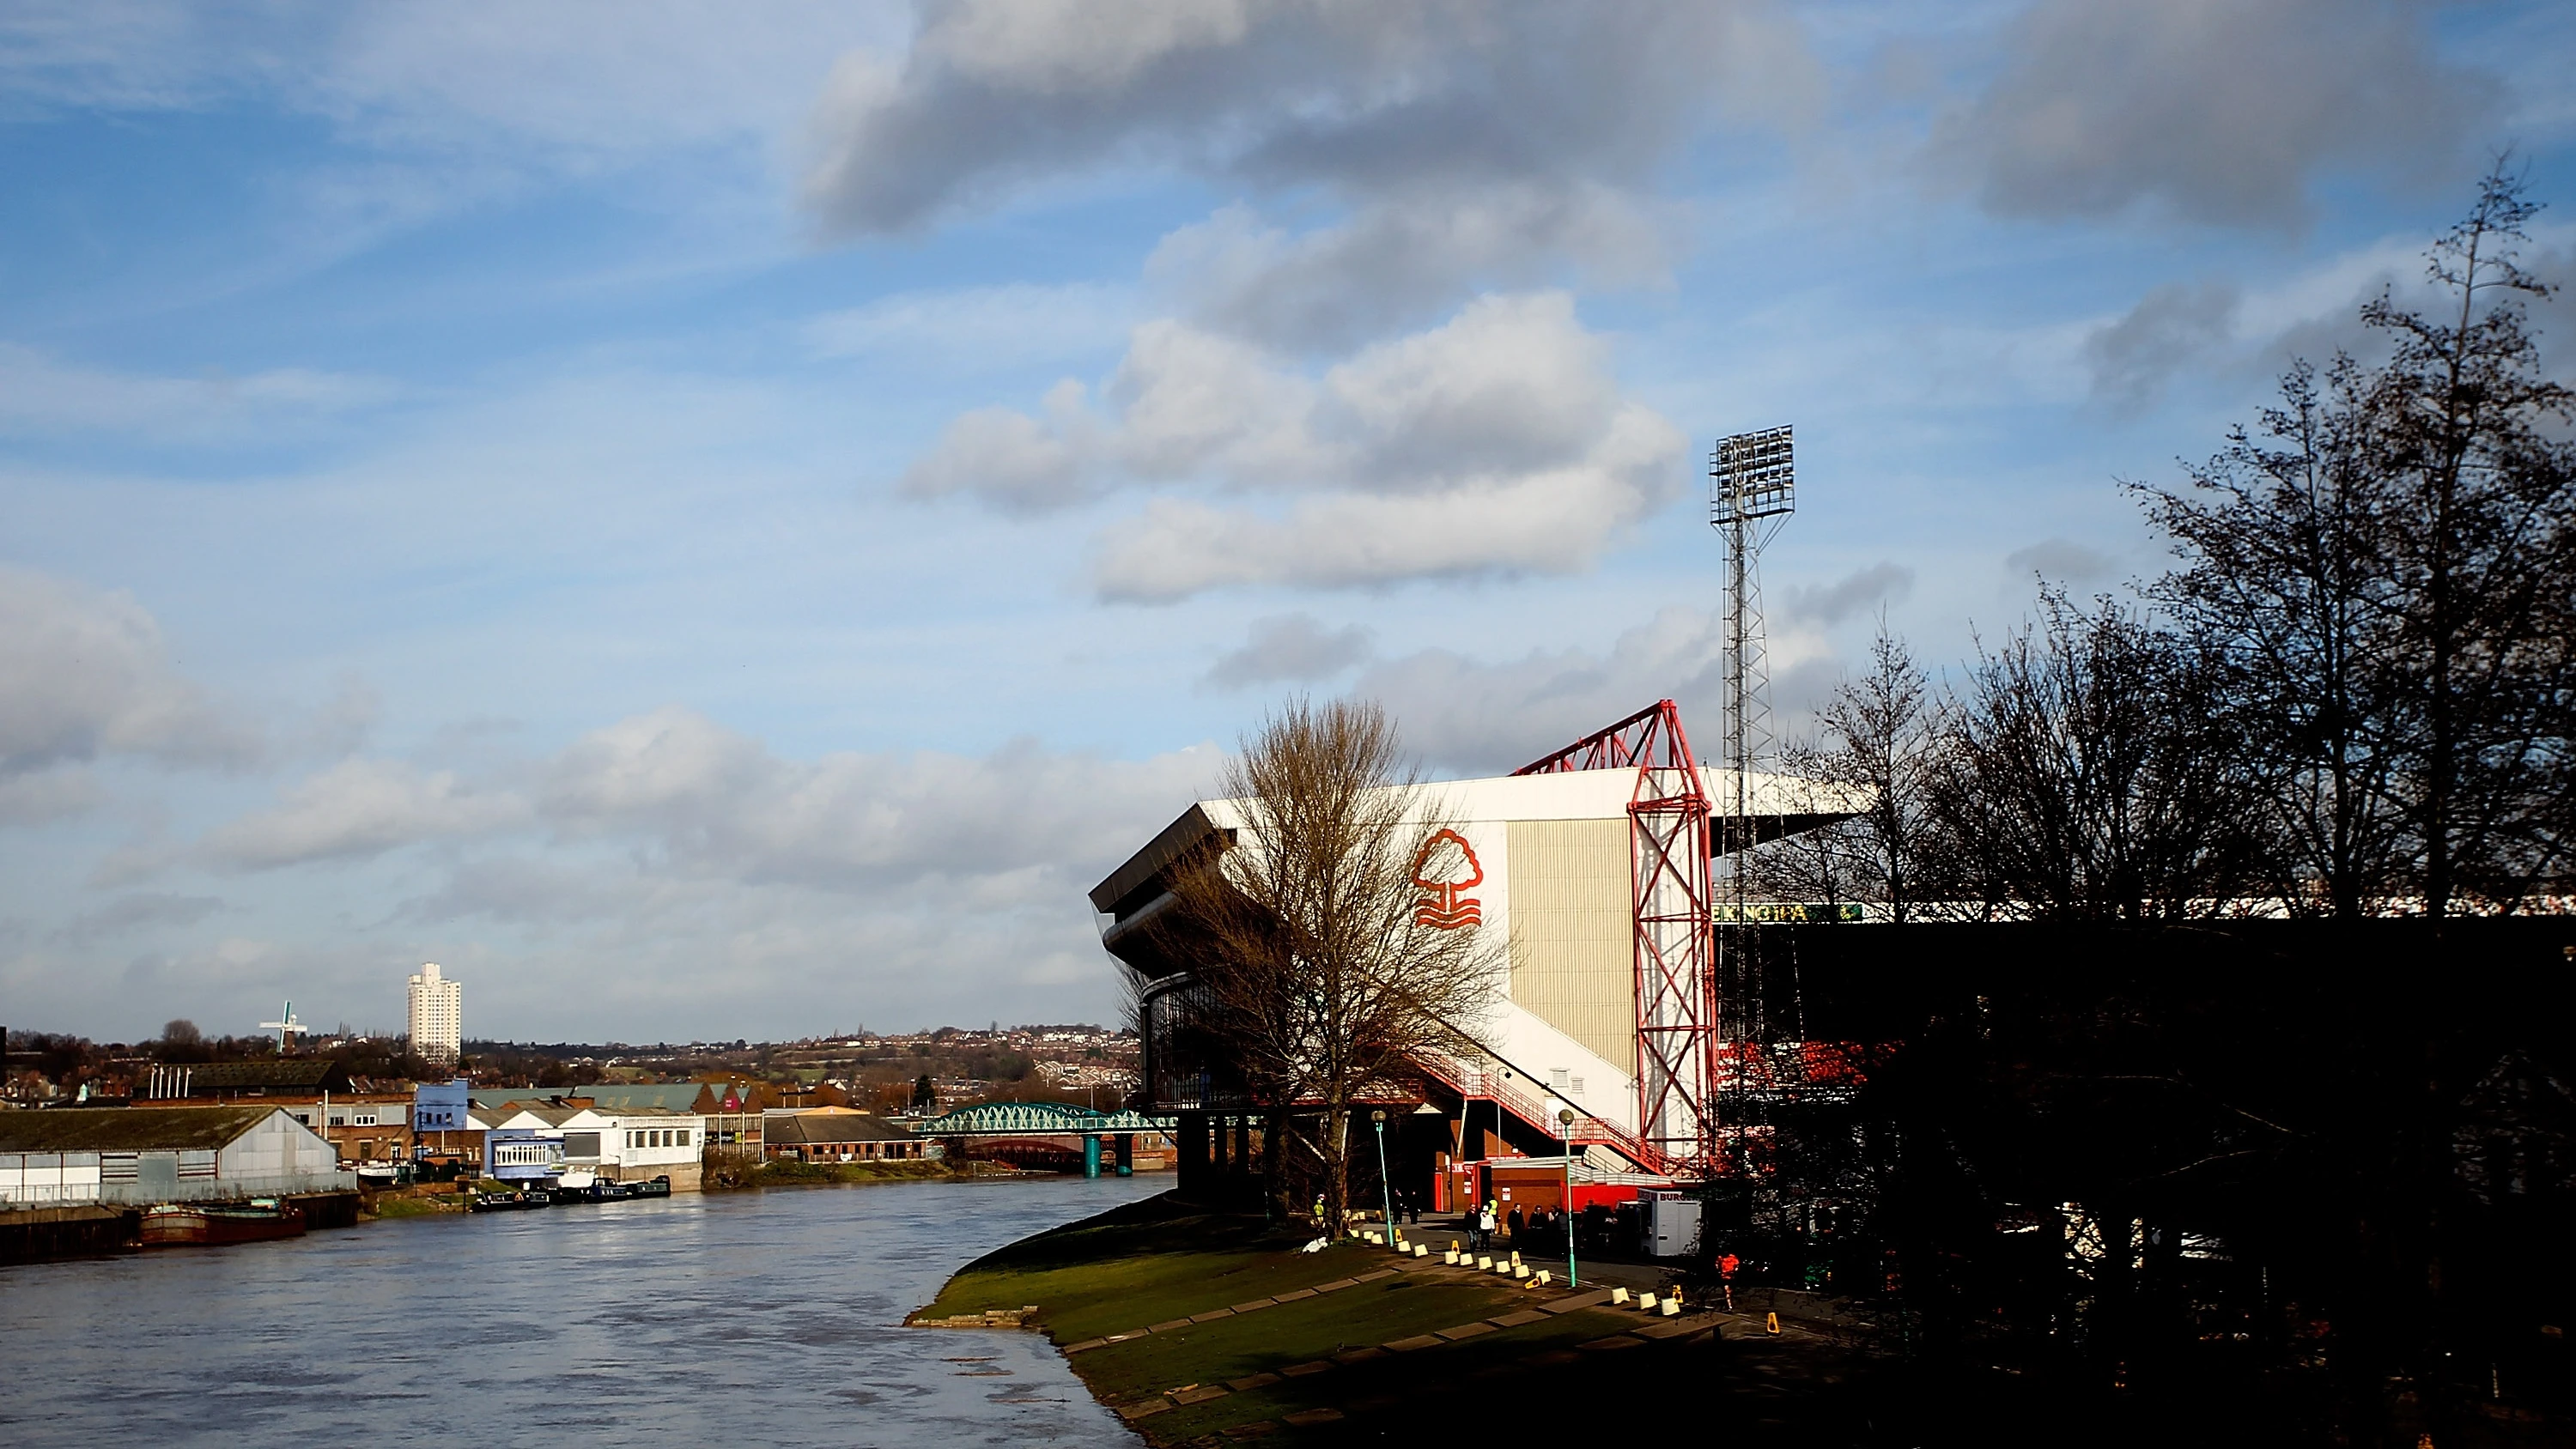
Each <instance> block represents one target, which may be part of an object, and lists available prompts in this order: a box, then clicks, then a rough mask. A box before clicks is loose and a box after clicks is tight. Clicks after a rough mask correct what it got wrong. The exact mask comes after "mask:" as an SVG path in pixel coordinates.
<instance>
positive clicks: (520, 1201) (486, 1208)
mask: <svg viewBox="0 0 2576 1449" xmlns="http://www.w3.org/2000/svg"><path fill="white" fill-rule="evenodd" d="M554 1202H555V1200H554V1198H553V1196H552V1195H551V1194H548V1193H544V1192H478V1193H476V1194H474V1201H473V1202H472V1203H470V1204H468V1206H469V1207H470V1208H471V1209H472V1210H473V1211H475V1212H478V1213H507V1212H519V1211H522V1210H524V1209H527V1208H541V1207H553V1206H554Z"/></svg>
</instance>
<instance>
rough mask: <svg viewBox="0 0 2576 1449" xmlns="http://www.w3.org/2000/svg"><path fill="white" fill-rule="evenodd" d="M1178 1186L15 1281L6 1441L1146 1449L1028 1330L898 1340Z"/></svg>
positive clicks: (938, 1201)
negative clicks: (1079, 1227) (1050, 1231)
mask: <svg viewBox="0 0 2576 1449" xmlns="http://www.w3.org/2000/svg"><path fill="white" fill-rule="evenodd" d="M1166 1185H1167V1181H1158V1180H1156V1179H1151V1178H1136V1179H1130V1180H1127V1181H1119V1180H1117V1179H1102V1180H1099V1181H1096V1182H1085V1181H1082V1180H1080V1179H1043V1180H1037V1181H1024V1182H1000V1183H974V1184H965V1183H925V1184H902V1185H885V1186H874V1187H865V1188H815V1189H800V1190H785V1191H775V1192H767V1193H746V1194H731V1195H717V1196H709V1197H675V1198H671V1199H667V1200H663V1201H641V1202H630V1203H619V1204H609V1205H601V1206H596V1207H565V1208H554V1209H549V1210H546V1211H543V1212H531V1213H509V1214H487V1215H482V1216H476V1217H465V1216H441V1217H433V1218H415V1219H409V1220H404V1221H396V1222H386V1223H377V1224H373V1225H371V1226H366V1227H360V1228H355V1229H351V1230H348V1231H345V1232H335V1233H317V1234H314V1235H313V1236H310V1237H307V1238H304V1239H301V1240H299V1241H295V1242H286V1243H258V1244H246V1245H243V1246H240V1247H232V1248H218V1249H204V1250H170V1251H165V1252H158V1253H149V1254H141V1255H134V1256H129V1257H125V1258H120V1259H115V1260H103V1261H90V1262H76V1263H50V1264H37V1265H32V1266H23V1267H16V1268H7V1269H0V1365H6V1368H5V1370H0V1441H5V1442H7V1443H9V1444H12V1445H25V1446H34V1445H54V1444H62V1445H74V1444H80V1445H96V1444H102V1443H114V1442H118V1441H131V1442H135V1443H155V1444H165V1443H166V1444H190V1443H198V1442H213V1441H216V1440H222V1441H225V1442H227V1443H233V1444H239V1443H284V1442H288V1441H289V1440H290V1439H292V1440H295V1441H299V1442H308V1443H322V1442H346V1441H348V1440H350V1439H353V1438H361V1437H363V1438H365V1439H368V1440H373V1441H376V1442H381V1443H395V1444H408V1443H426V1442H430V1441H432V1440H433V1439H435V1440H436V1441H438V1442H440V1443H442V1444H445V1445H450V1446H452V1445H453V1444H455V1443H456V1442H457V1441H458V1436H459V1435H460V1434H462V1435H464V1436H466V1437H467V1438H469V1439H471V1440H473V1441H475V1442H484V1443H488V1442H503V1443H543V1442H550V1441H566V1442H575V1443H593V1442H597V1441H600V1440H604V1439H611V1438H615V1439H621V1440H628V1441H631V1442H638V1443H652V1444H667V1443H705V1444H714V1443H724V1442H727V1441H739V1442H742V1443H745V1444H759V1445H762V1446H782V1449H783V1446H798V1445H835V1446H839V1445H875V1444H885V1445H896V1444H961V1445H971V1444H1066V1445H1090V1444H1101V1445H1108V1444H1117V1445H1132V1444H1133V1443H1135V1440H1134V1439H1133V1438H1132V1437H1131V1436H1130V1435H1129V1434H1128V1433H1127V1432H1126V1430H1125V1429H1124V1428H1123V1427H1121V1426H1120V1424H1119V1422H1118V1421H1117V1420H1116V1418H1114V1417H1113V1416H1111V1415H1110V1414H1108V1413H1107V1412H1106V1411H1104V1410H1102V1409H1101V1408H1100V1407H1099V1406H1098V1405H1096V1404H1094V1403H1093V1402H1092V1401H1091V1398H1090V1396H1089V1395H1088V1394H1086V1393H1084V1392H1083V1390H1082V1386H1081V1385H1080V1384H1079V1383H1078V1382H1076V1381H1075V1379H1074V1377H1073V1375H1072V1373H1071V1371H1070V1370H1069V1369H1067V1368H1066V1366H1065V1363H1064V1361H1063V1359H1062V1358H1060V1357H1058V1356H1057V1354H1056V1352H1055V1351H1054V1350H1053V1349H1052V1348H1049V1347H1048V1346H1047V1345H1046V1343H1045V1341H1044V1340H1043V1339H1041V1338H1039V1337H1038V1336H1037V1335H1034V1334H1024V1333H1010V1332H995V1333H980V1332H935V1331H926V1330H918V1329H912V1330H908V1329H904V1328H901V1327H899V1326H897V1325H899V1324H900V1322H901V1320H902V1318H903V1315H904V1314H905V1313H906V1312H908V1311H910V1310H911V1309H912V1308H914V1307H916V1306H918V1305H920V1304H921V1303H924V1302H927V1301H928V1300H929V1298H930V1297H931V1295H932V1294H934V1293H936V1292H937V1291H938V1289H939V1285H940V1283H941V1282H942V1281H943V1280H944V1279H945V1278H946V1277H947V1275H948V1274H949V1273H951V1272H952V1271H954V1270H955V1269H956V1268H957V1267H958V1266H959V1265H961V1264H963V1263H965V1262H967V1261H969V1260H971V1259H973V1258H975V1257H976V1256H978V1255H980V1254H982V1253H985V1252H988V1251H990V1250H991V1249H993V1248H995V1247H998V1246H1000V1245H1002V1244H1003V1243H1006V1242H1009V1241H1011V1240H1013V1239H1015V1238H1020V1237H1024V1236H1026V1235H1028V1234H1030V1233H1033V1232H1036V1231H1039V1230H1040V1229H1043V1228H1047V1227H1051V1226H1053V1225H1055V1224H1058V1223H1063V1222H1069V1221H1072V1220H1073V1219H1076V1218H1080V1217H1085V1216H1088V1215H1089V1214H1091V1213H1094V1212H1098V1211H1101V1210H1103V1209H1105V1208H1108V1207H1110V1206H1112V1205H1114V1204H1116V1203H1119V1202H1124V1201H1127V1200H1130V1199H1132V1198H1136V1197H1142V1196H1145V1195H1148V1194H1150V1193H1153V1192H1157V1191H1160V1190H1161V1189H1162V1188H1163V1187H1164V1186H1166Z"/></svg>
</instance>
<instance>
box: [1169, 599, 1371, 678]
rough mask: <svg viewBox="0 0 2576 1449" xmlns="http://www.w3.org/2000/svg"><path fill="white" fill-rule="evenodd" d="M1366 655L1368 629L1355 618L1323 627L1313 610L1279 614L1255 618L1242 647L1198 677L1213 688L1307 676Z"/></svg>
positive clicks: (1337, 669) (1324, 674)
mask: <svg viewBox="0 0 2576 1449" xmlns="http://www.w3.org/2000/svg"><path fill="white" fill-rule="evenodd" d="M1368 656H1369V633H1368V630H1366V629H1363V628H1361V627H1360V626H1359V625H1357V624H1353V625H1349V626H1348V627H1345V628H1341V629H1326V628H1325V627H1324V626H1323V625H1322V624H1321V623H1319V622H1317V621H1316V619H1315V616H1313V615H1312V614H1282V615H1277V616H1274V617H1272V618H1267V619H1256V620H1254V621H1253V623H1252V633H1251V637H1249V638H1247V639H1246V640H1245V641H1244V643H1243V647H1241V648H1239V649H1233V650H1229V651H1228V652H1227V653H1226V654H1225V656H1224V657H1223V658H1221V659H1219V660H1217V662H1216V666H1215V667H1214V668H1212V669H1210V670H1209V671H1208V672H1207V677H1206V678H1205V679H1204V680H1203V681H1201V682H1202V683H1203V684H1204V685H1205V686H1206V687H1207V688H1211V689H1241V688H1243V687H1245V686H1246V685H1253V684H1272V683H1277V682H1279V681H1282V680H1290V681H1298V682H1311V681H1314V680H1318V679H1329V678H1331V677H1332V676H1333V675H1336V674H1339V673H1341V672H1342V671H1343V670H1345V669H1348V668H1350V667H1351V666H1352V665H1354V664H1357V663H1360V662H1361V661H1362V660H1365V659H1367V658H1368Z"/></svg>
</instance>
